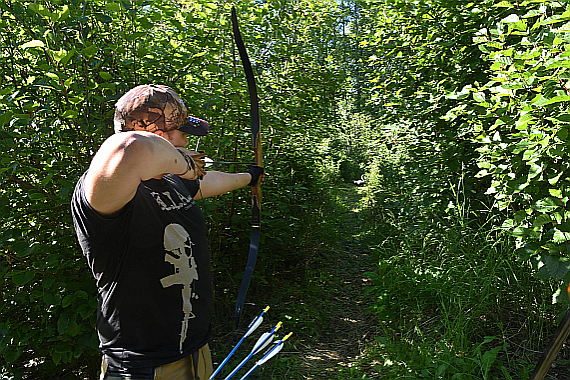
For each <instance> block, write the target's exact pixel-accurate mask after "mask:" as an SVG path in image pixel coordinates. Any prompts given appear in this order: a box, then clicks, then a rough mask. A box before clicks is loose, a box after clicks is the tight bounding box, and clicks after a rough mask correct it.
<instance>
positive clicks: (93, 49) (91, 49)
mask: <svg viewBox="0 0 570 380" xmlns="http://www.w3.org/2000/svg"><path fill="white" fill-rule="evenodd" d="M97 50H99V49H98V48H97V46H96V45H94V44H93V45H91V46H88V47H86V48H85V49H83V50H81V55H82V56H83V57H84V58H87V59H89V58H91V57H93V56H94V55H95V53H97Z"/></svg>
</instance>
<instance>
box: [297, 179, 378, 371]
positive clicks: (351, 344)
mask: <svg viewBox="0 0 570 380" xmlns="http://www.w3.org/2000/svg"><path fill="white" fill-rule="evenodd" d="M332 191H336V192H337V202H336V204H334V205H332V206H331V207H333V208H334V209H330V210H325V213H324V214H326V215H327V216H326V218H325V223H323V228H327V230H328V231H330V230H333V231H334V236H330V238H331V240H336V241H337V242H338V243H337V244H336V249H335V251H334V252H326V253H323V256H325V257H326V258H324V259H322V260H320V261H319V262H318V264H319V266H318V268H312V270H313V273H315V274H316V273H318V276H314V277H312V278H307V281H308V282H311V283H313V284H314V285H318V286H319V287H321V289H323V292H322V296H323V299H315V300H307V302H309V305H308V306H310V309H312V310H313V312H314V313H316V314H318V313H322V312H323V311H322V310H320V309H321V308H322V307H323V306H322V305H323V304H326V305H328V306H327V307H326V311H325V313H326V314H325V317H324V318H323V321H321V323H320V324H319V325H318V326H315V329H314V331H313V333H312V334H311V335H310V336H307V337H305V336H304V337H303V338H304V340H299V341H298V342H296V347H295V349H296V350H298V351H299V357H300V358H301V360H302V362H303V365H304V367H306V373H307V375H306V377H304V378H306V379H337V378H338V379H340V378H347V377H346V376H345V375H339V373H342V374H352V375H354V378H363V377H362V376H363V375H364V373H363V371H364V372H367V373H368V375H367V377H366V378H369V379H373V378H378V377H374V376H378V374H377V372H376V371H374V370H373V368H372V366H373V363H370V368H369V369H365V368H356V365H357V363H358V361H359V358H360V356H361V355H362V354H363V352H364V350H365V349H366V346H367V344H366V343H367V342H370V341H371V340H373V339H374V337H375V336H376V335H377V334H376V330H377V327H378V324H377V323H375V320H374V318H373V317H372V316H371V315H369V314H368V313H367V309H368V308H369V306H370V300H369V299H367V298H366V297H365V291H366V287H367V286H370V285H372V281H371V280H370V279H369V278H368V276H367V275H366V272H369V271H372V270H374V269H375V267H376V264H377V260H376V258H375V254H373V253H371V251H370V249H369V245H370V241H371V238H372V239H373V237H371V236H368V232H369V231H368V229H367V228H366V225H365V223H366V222H365V218H363V215H362V213H363V211H362V204H363V197H364V194H365V191H364V188H360V187H355V186H349V185H347V186H341V187H337V188H335V189H334V190H332ZM326 223H332V224H334V225H333V226H331V225H328V226H326V227H325V224H326ZM331 227H332V228H331ZM328 231H327V232H328ZM323 236H324V234H323ZM311 302H314V303H311ZM373 372H375V373H376V375H374V374H373Z"/></svg>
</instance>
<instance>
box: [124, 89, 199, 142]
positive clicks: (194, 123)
mask: <svg viewBox="0 0 570 380" xmlns="http://www.w3.org/2000/svg"><path fill="white" fill-rule="evenodd" d="M114 124H115V133H118V132H125V131H147V132H155V131H157V130H161V131H165V132H167V131H172V130H175V129H180V130H181V131H183V132H185V133H190V134H193V135H197V136H205V135H206V134H208V132H209V131H210V125H209V124H208V123H207V122H206V121H204V120H200V119H197V118H194V117H189V116H188V110H187V109H186V106H185V105H184V102H183V101H182V99H180V96H178V94H177V93H176V91H174V90H173V89H172V88H170V87H168V86H164V85H155V84H149V85H141V86H137V87H135V88H133V89H131V90H130V91H128V92H127V93H126V94H125V95H123V96H122V97H121V98H120V99H119V100H118V101H117V103H116V104H115V117H114Z"/></svg>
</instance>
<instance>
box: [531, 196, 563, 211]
mask: <svg viewBox="0 0 570 380" xmlns="http://www.w3.org/2000/svg"><path fill="white" fill-rule="evenodd" d="M557 208H558V202H557V200H556V198H553V197H547V198H544V199H541V200H540V201H538V202H536V204H535V206H534V209H535V210H536V211H538V212H551V211H554V210H556V209H557Z"/></svg>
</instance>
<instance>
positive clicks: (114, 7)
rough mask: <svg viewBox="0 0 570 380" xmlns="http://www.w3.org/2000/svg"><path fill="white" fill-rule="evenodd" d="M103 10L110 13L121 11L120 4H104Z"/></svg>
mask: <svg viewBox="0 0 570 380" xmlns="http://www.w3.org/2000/svg"><path fill="white" fill-rule="evenodd" d="M105 9H106V10H108V11H111V12H120V11H121V4H120V3H106V4H105Z"/></svg>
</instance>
